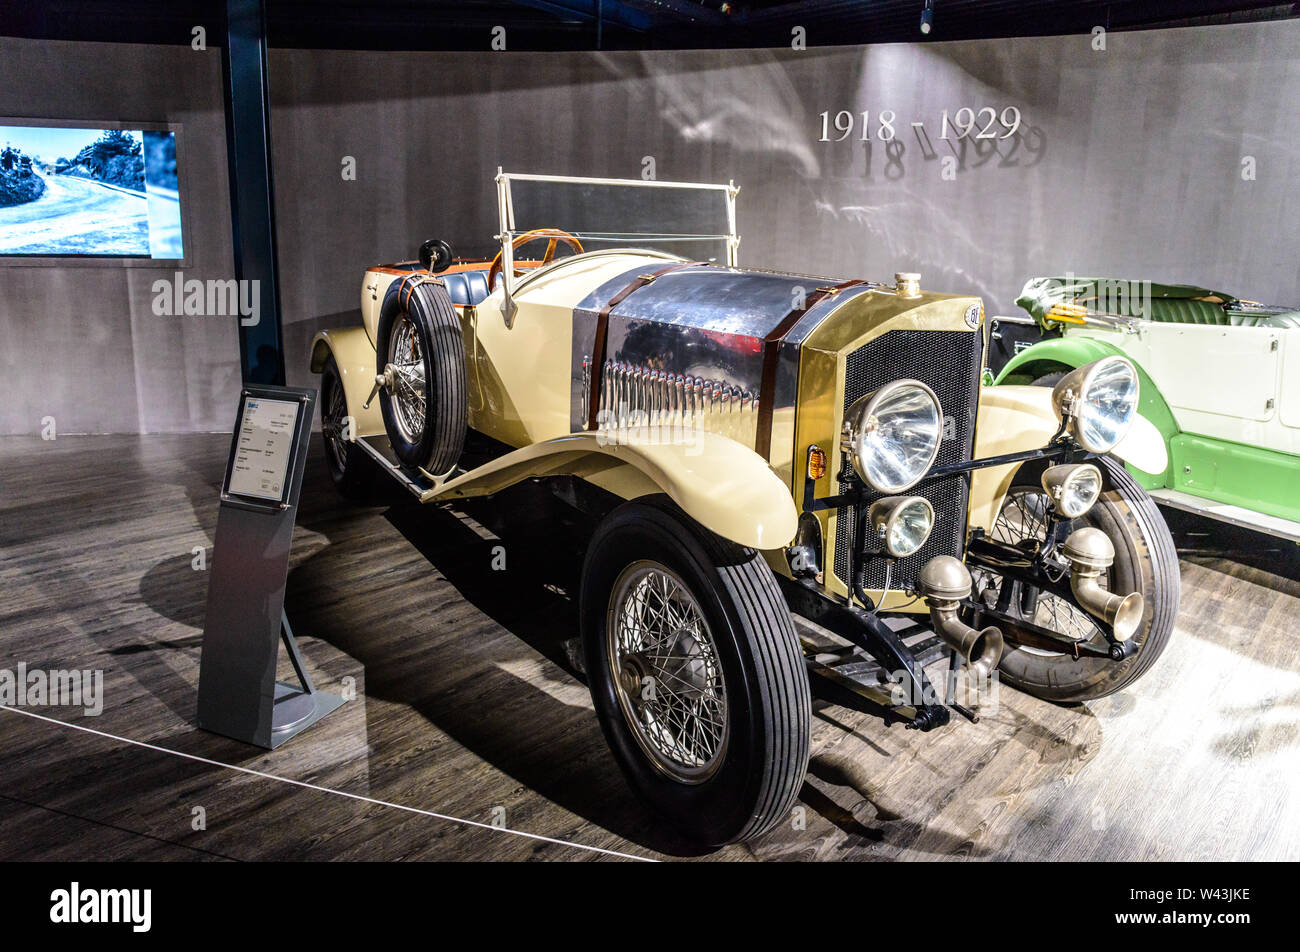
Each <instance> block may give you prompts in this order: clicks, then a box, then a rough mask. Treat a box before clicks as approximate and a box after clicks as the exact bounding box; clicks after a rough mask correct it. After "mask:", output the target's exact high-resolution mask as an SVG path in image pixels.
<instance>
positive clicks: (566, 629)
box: [287, 483, 701, 856]
mask: <svg viewBox="0 0 1300 952" xmlns="http://www.w3.org/2000/svg"><path fill="white" fill-rule="evenodd" d="M502 514H508V515H509V519H508V520H506V519H503V518H502ZM383 515H384V518H385V519H386V520H387V521H388V522H389V523H390V524H391V525H392V526H393V528H394V529H396V530H397V532H398V533H400V534H401V536H402V537H403V538H404V539H405V540H406V541H407V542H409V543H410V545H411V546H413V547H414V548H415V549H416V550H417V551H418V552H419V553H420V555H421V556H422V557H423V558H424V559H425V560H427V562H428V565H429V567H430V579H429V583H428V591H429V596H428V597H429V603H428V604H427V605H425V606H424V607H423V608H422V609H421V610H419V611H418V612H414V611H410V610H400V611H395V612H394V614H393V615H392V617H391V618H389V619H388V620H387V621H386V624H391V625H396V626H406V627H407V628H408V629H409V635H410V638H409V641H407V642H405V643H404V644H405V645H406V646H407V650H405V651H402V652H400V653H395V652H393V651H391V650H389V649H388V648H386V647H385V646H383V645H378V646H377V645H376V643H375V639H374V638H371V637H367V632H366V631H365V630H364V625H363V624H358V623H356V622H355V620H354V619H352V618H351V616H350V614H349V612H348V611H338V610H336V609H335V608H333V607H331V608H330V609H328V610H320V609H314V608H312V607H311V603H312V602H313V600H314V599H313V597H312V594H311V593H313V592H319V591H321V590H322V589H328V588H330V587H334V588H335V589H337V585H338V579H340V578H341V577H345V575H346V568H345V567H344V563H345V562H347V561H350V559H351V558H352V556H351V555H350V554H347V553H340V552H339V551H338V550H337V549H336V547H334V546H329V547H326V548H325V549H324V550H322V551H320V552H318V553H317V554H315V555H313V556H312V557H311V558H310V559H308V560H307V561H306V562H304V563H303V564H301V565H299V566H298V567H297V568H296V569H295V570H294V571H293V572H292V573H291V575H290V580H289V586H288V595H287V597H288V598H289V600H290V602H291V603H292V604H294V605H296V606H299V609H298V611H299V616H298V617H299V618H301V620H302V621H301V627H302V629H303V630H305V631H310V632H311V633H312V634H313V635H314V636H316V637H319V638H321V639H323V640H324V641H326V642H328V643H329V644H331V645H333V646H334V647H336V648H338V649H339V650H340V651H343V652H345V653H347V654H348V655H350V656H351V657H352V658H354V659H356V660H357V661H358V662H360V663H361V664H362V665H364V666H365V671H366V694H367V696H368V697H377V698H381V699H383V700H386V701H391V702H394V703H398V704H402V705H406V706H408V707H410V708H411V709H413V710H415V711H416V712H418V713H419V714H420V715H421V716H423V717H424V718H425V719H427V720H428V721H429V722H430V723H431V724H433V725H434V726H436V727H437V728H438V729H439V730H441V731H442V732H444V733H446V734H447V735H448V736H450V737H451V738H452V739H454V740H455V741H456V742H457V743H458V744H460V745H461V746H463V747H465V748H466V749H468V750H470V751H472V752H473V753H474V754H475V755H476V756H477V757H478V758H480V759H481V760H483V761H485V762H487V763H488V764H491V765H492V766H493V767H495V768H496V769H497V770H500V771H501V772H503V773H505V774H507V775H509V776H510V777H512V778H514V779H515V780H516V781H518V782H519V783H520V784H522V785H524V786H526V787H528V788H529V789H531V790H534V791H536V792H537V793H538V794H539V795H540V796H542V797H545V798H546V799H548V800H550V801H551V802H553V803H556V804H558V805H559V806H561V807H563V808H564V809H566V810H568V811H570V812H572V813H574V814H576V815H578V816H581V817H583V818H585V819H586V820H589V821H590V822H592V823H594V824H596V825H598V826H601V827H603V828H604V829H606V830H609V831H610V832H612V833H614V834H616V835H618V836H621V837H623V838H624V839H627V840H630V841H632V842H635V843H638V844H640V845H642V846H645V847H647V848H649V849H653V850H656V851H659V852H663V853H668V854H671V855H677V856H689V855H698V854H699V853H700V852H701V851H700V850H699V849H698V848H697V847H695V846H693V845H692V844H690V843H689V842H687V841H685V840H683V839H681V838H680V837H678V836H677V835H676V834H674V833H673V832H672V831H671V830H670V829H668V828H667V827H666V826H665V825H664V824H663V822H662V821H661V820H659V819H658V818H657V817H655V816H654V815H653V814H651V813H650V812H649V811H648V810H647V809H646V808H645V807H643V806H642V805H641V804H640V802H639V801H638V800H637V799H636V798H635V796H634V795H633V794H632V792H631V791H630V790H629V789H628V788H627V786H626V784H625V783H624V781H623V779H622V776H621V774H620V773H619V771H618V768H617V766H616V764H615V763H614V761H613V759H612V758H611V757H610V755H609V753H608V750H607V748H606V745H605V742H604V738H603V736H602V734H601V731H600V726H599V724H598V722H597V719H596V716H595V714H594V713H593V712H592V711H591V710H590V708H589V707H586V706H581V707H580V706H576V705H575V704H572V703H566V702H565V701H564V700H560V699H558V698H557V697H556V696H555V692H554V691H548V690H545V689H543V687H539V686H538V685H537V684H535V683H532V682H531V681H530V680H525V679H523V678H521V677H517V676H514V675H511V674H510V670H511V669H512V668H513V667H515V666H516V665H519V664H524V665H528V664H529V662H530V659H531V660H532V661H535V657H534V656H531V655H530V653H529V652H528V651H526V650H521V648H522V646H523V645H526V646H527V647H529V648H531V649H533V651H536V652H537V653H538V654H540V655H542V656H543V657H544V658H546V659H547V660H548V661H550V662H552V663H553V664H555V665H556V666H557V667H558V668H559V669H560V670H561V671H563V672H564V674H565V676H567V677H570V678H573V679H576V681H577V682H578V683H581V681H582V674H581V672H580V671H579V670H578V669H577V667H576V665H575V664H574V651H573V648H574V645H575V644H576V639H577V637H578V619H577V609H576V605H575V603H574V599H573V597H572V595H571V593H576V592H577V584H578V572H579V569H580V566H581V564H582V551H583V547H584V545H585V542H586V539H587V532H588V528H587V526H585V525H584V523H583V521H582V519H581V518H580V517H578V516H577V514H576V513H575V512H574V511H573V510H571V509H569V508H568V507H567V506H564V505H563V504H562V503H560V502H559V501H558V500H556V499H555V498H554V497H553V496H552V495H551V493H550V492H548V491H547V490H546V489H545V488H543V487H540V486H537V485H534V484H531V483H528V484H523V485H521V486H518V487H515V488H513V489H511V490H507V491H506V492H504V493H500V494H498V495H497V496H495V497H493V499H492V500H491V501H490V502H478V503H464V504H461V503H458V504H457V509H456V510H455V511H452V510H450V509H447V508H443V507H439V506H436V505H419V504H418V503H416V502H415V500H414V499H411V500H409V501H407V500H400V501H398V502H397V503H396V504H394V505H393V506H391V507H390V508H388V509H387V510H386V511H384V513H383ZM465 517H469V518H468V519H467V518H465ZM507 523H508V524H507ZM482 530H487V532H484V531H482ZM498 547H500V551H503V552H504V568H501V569H499V570H498V569H494V568H493V564H494V559H496V557H497V555H498V554H499V553H498V551H497V550H498ZM498 564H500V563H499V561H498ZM444 580H445V582H444ZM446 583H449V587H448V585H447V584H446ZM462 599H463V601H464V602H467V603H468V604H469V606H472V615H473V616H472V617H468V618H467V617H464V616H465V615H466V614H467V612H466V610H465V609H464V607H463V606H456V605H453V610H454V611H456V612H457V613H458V617H457V618H456V621H455V625H454V628H453V629H452V630H447V629H446V628H443V627H440V625H439V623H438V616H439V614H440V613H441V611H442V609H443V608H444V607H446V605H447V604H450V603H456V602H458V601H459V600H462ZM349 601H351V598H349ZM350 619H351V620H350ZM500 629H505V632H504V633H502V632H501V630H500ZM520 643H522V645H521V644H520ZM503 674H504V675H508V676H509V678H510V680H509V681H503V680H502V675H503ZM467 684H474V685H476V686H479V687H480V689H481V693H480V694H479V695H478V696H467V694H466V690H467V689H466V687H465V686H466V685H467ZM574 686H576V685H574V684H573V683H572V682H570V683H569V685H567V687H574ZM561 687H566V685H561ZM583 697H584V698H585V694H584V695H583ZM383 734H384V731H383V727H382V725H374V726H373V727H372V728H371V729H370V731H369V736H370V740H371V743H372V744H373V743H376V739H377V738H380V737H382V736H383ZM371 782H372V784H374V783H382V778H379V777H377V776H376V775H375V773H374V771H372V773H371Z"/></svg>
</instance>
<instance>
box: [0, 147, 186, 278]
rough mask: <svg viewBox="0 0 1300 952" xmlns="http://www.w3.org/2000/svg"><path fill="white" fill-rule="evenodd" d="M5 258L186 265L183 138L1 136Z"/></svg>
mask: <svg viewBox="0 0 1300 952" xmlns="http://www.w3.org/2000/svg"><path fill="white" fill-rule="evenodd" d="M0 255H55V256H72V255H91V256H97V257H105V256H107V257H128V258H158V259H164V260H179V259H182V258H184V257H185V253H184V242H183V240H182V237H181V208H180V194H179V188H178V180H177V168H176V135H175V133H173V132H167V131H162V132H154V131H149V130H138V129H80V128H70V127H62V126H20V125H3V126H0Z"/></svg>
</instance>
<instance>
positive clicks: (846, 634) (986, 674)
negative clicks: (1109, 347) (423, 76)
mask: <svg viewBox="0 0 1300 952" xmlns="http://www.w3.org/2000/svg"><path fill="white" fill-rule="evenodd" d="M496 186H497V197H498V206H499V207H498V212H499V234H498V236H497V237H498V239H499V241H500V244H501V250H500V253H499V254H498V255H497V257H496V259H495V260H494V261H491V262H488V261H474V262H471V261H456V260H453V258H452V255H451V250H450V248H449V247H448V246H447V245H446V244H445V243H443V242H439V241H430V242H426V243H425V244H424V246H422V248H421V254H420V258H421V260H420V261H419V262H410V263H403V264H397V265H390V266H384V267H375V268H371V269H370V270H369V271H367V272H366V275H365V278H364V280H363V282H362V291H361V308H362V326H360V327H352V328H346V329H339V330H329V331H325V332H322V333H321V334H320V335H318V337H317V338H316V340H315V342H314V344H313V350H312V355H311V367H312V369H313V370H314V371H316V372H318V373H320V374H322V378H323V379H322V382H321V389H322V406H323V430H324V434H325V436H326V443H327V458H328V460H329V465H330V468H331V472H332V474H333V477H334V480H335V482H336V483H337V484H338V486H339V487H340V488H341V489H342V490H344V491H345V492H353V491H357V490H359V489H361V488H362V486H363V485H364V483H365V480H366V479H367V478H368V477H369V476H370V475H371V474H373V473H374V472H376V471H386V472H387V473H389V474H390V475H392V476H394V477H396V478H398V479H399V480H400V481H401V482H402V483H403V484H404V485H406V486H407V487H408V488H409V489H410V490H411V491H412V492H413V493H415V494H416V495H417V496H418V497H419V499H420V500H422V501H425V502H430V501H445V500H455V499H457V498H463V497H468V496H484V495H489V494H492V493H495V492H498V491H500V490H502V489H503V488H505V487H508V486H510V485H512V484H514V483H517V482H519V481H521V480H524V479H530V478H536V477H541V478H543V479H544V480H545V481H548V482H552V483H554V484H555V485H556V486H557V487H559V486H563V487H565V489H564V498H565V499H566V501H568V502H570V503H572V504H574V505H577V506H581V507H582V508H583V509H585V510H586V511H587V512H589V513H591V514H593V515H594V516H595V517H596V518H597V519H598V520H599V521H598V527H597V528H596V530H595V532H594V535H593V537H592V539H591V541H590V544H589V546H588V548H587V552H586V557H585V564H584V566H583V570H582V584H581V590H580V592H579V593H578V600H579V603H580V604H579V613H580V617H581V628H582V631H581V634H582V640H583V649H584V650H583V657H584V661H585V673H586V676H587V679H588V682H589V685H590V688H591V694H592V698H593V701H594V705H595V709H596V712H597V714H598V716H599V718H600V722H601V725H602V728H603V730H604V732H605V735H606V737H607V739H608V741H609V744H610V746H611V748H612V749H613V751H614V754H615V756H616V758H617V760H618V762H619V764H620V766H621V767H622V769H623V771H624V772H625V774H626V775H627V777H628V779H629V781H630V783H631V785H632V787H633V788H634V789H635V790H636V791H637V792H638V794H640V795H641V796H642V797H643V798H644V799H645V800H646V801H648V802H649V803H650V804H651V805H652V806H653V807H654V808H655V809H657V810H658V811H660V813H662V814H663V815H664V816H666V817H667V818H668V819H669V820H670V821H671V822H672V823H674V824H675V825H676V826H677V827H678V828H679V829H680V830H681V831H682V832H684V833H685V834H687V835H689V836H691V837H693V838H695V839H697V840H699V841H701V842H704V843H708V844H718V843H723V842H727V841H732V840H737V839H742V838H747V837H751V836H755V835H758V834H760V833H762V832H763V831H765V830H767V829H769V828H771V827H772V826H773V825H774V824H776V823H779V822H781V821H782V820H783V819H784V818H785V817H786V816H788V814H789V811H790V810H791V808H792V805H793V804H794V801H795V798H796V797H797V795H798V792H799V789H800V785H801V783H802V781H803V777H804V772H805V769H806V767H807V762H808V755H809V731H810V724H809V718H810V696H811V686H810V676H811V677H812V678H815V679H817V680H818V682H819V683H824V684H826V685H828V689H829V686H834V687H835V688H836V689H838V690H839V691H840V692H841V693H843V692H844V691H845V690H847V691H849V692H852V695H853V697H854V699H856V700H860V701H861V702H862V703H864V704H865V705H868V706H869V707H871V709H874V710H877V711H879V712H880V713H882V714H883V715H884V716H885V717H886V718H888V719H890V720H891V721H899V722H902V723H904V724H906V725H907V726H908V727H912V728H917V729H920V730H931V729H933V728H936V727H940V726H942V725H944V724H946V723H947V722H948V719H949V715H950V711H952V710H956V711H958V712H959V713H962V714H963V715H965V716H968V717H974V716H976V712H975V711H974V710H972V708H973V707H976V706H978V699H977V700H976V701H975V702H973V703H972V702H971V701H970V696H971V695H970V693H969V692H968V693H966V694H965V695H964V696H963V697H962V699H961V700H962V701H964V702H965V703H959V702H958V698H957V697H956V694H955V686H956V683H957V681H958V679H957V678H953V679H952V681H951V682H950V683H949V684H948V685H947V690H946V691H939V690H936V689H935V687H934V686H933V685H932V683H931V681H930V680H929V679H928V678H927V675H926V672H925V667H926V666H927V665H931V664H933V663H935V662H938V661H940V660H942V659H944V658H947V659H948V660H949V664H950V667H951V669H953V670H954V671H955V670H956V669H959V668H960V667H961V666H962V665H965V667H966V669H967V672H968V673H967V674H966V675H965V676H963V678H962V679H961V681H962V683H963V684H964V685H966V686H969V685H970V684H971V683H972V682H974V683H976V684H981V683H986V682H987V681H988V679H989V678H990V676H991V675H992V674H993V673H994V672H995V671H1000V677H1001V679H1002V680H1003V681H1006V682H1008V683H1011V684H1014V685H1016V686H1017V687H1020V688H1023V689H1024V690H1027V691H1030V692H1032V693H1034V694H1037V695H1040V696H1042V697H1045V698H1050V699H1054V700H1061V701H1079V700H1086V699H1089V698H1095V697H1100V696H1102V695H1104V694H1107V693H1109V692H1112V691H1115V690H1118V689H1120V688H1122V687H1123V686H1125V685H1126V684H1129V683H1131V682H1132V681H1133V680H1134V679H1135V678H1137V677H1138V676H1139V675H1140V674H1142V672H1144V671H1145V670H1146V669H1147V668H1148V667H1150V665H1151V664H1152V663H1153V662H1154V661H1155V659H1156V657H1157V656H1158V655H1159V654H1160V652H1161V650H1162V649H1163V648H1164V646H1165V643H1166V641H1167V640H1168V638H1169V636H1170V633H1171V631H1172V629H1173V619H1174V614H1175V613H1176V610H1177V603H1178V584H1179V576H1178V568H1177V562H1176V559H1175V556H1174V551H1173V546H1172V542H1171V541H1170V539H1169V535H1168V532H1167V530H1166V528H1165V526H1164V523H1163V521H1162V520H1161V519H1160V516H1159V515H1158V512H1157V510H1156V507H1155V506H1154V505H1153V504H1152V502H1151V500H1150V499H1149V498H1148V497H1147V495H1146V493H1145V492H1144V491H1143V490H1142V489H1141V488H1140V487H1139V486H1138V485H1137V484H1136V483H1135V482H1134V480H1133V479H1132V478H1131V477H1130V476H1129V474H1128V473H1127V472H1126V471H1125V468H1124V466H1123V465H1122V463H1119V462H1117V458H1118V459H1125V460H1127V461H1129V462H1131V463H1133V464H1135V465H1138V466H1141V467H1143V468H1145V469H1148V470H1150V471H1152V472H1158V471H1162V470H1163V469H1164V467H1165V459H1164V447H1163V444H1162V443H1161V441H1160V439H1159V436H1158V434H1156V433H1154V432H1153V431H1150V428H1149V427H1147V428H1145V429H1144V428H1143V427H1142V426H1141V425H1140V421H1137V420H1135V416H1136V414H1135V410H1136V407H1137V402H1138V382H1137V377H1136V375H1135V373H1134V371H1133V368H1132V367H1131V365H1130V364H1129V363H1128V362H1127V361H1125V360H1124V359H1123V358H1118V357H1117V358H1113V359H1108V360H1102V361H1099V362H1097V363H1095V364H1092V365H1089V366H1086V367H1083V368H1080V369H1079V370H1078V371H1077V372H1075V373H1072V374H1071V375H1069V376H1068V377H1067V378H1065V379H1064V380H1062V381H1061V383H1060V384H1059V385H1058V386H1057V387H1056V388H1055V389H1054V390H1051V391H1045V390H1043V389H1041V388H1035V387H996V388H993V387H986V388H981V385H980V378H981V371H982V368H983V353H984V343H985V342H984V331H983V307H982V305H981V303H980V301H979V300H978V299H977V298H974V297H970V296H960V295H946V294H935V293H930V292H926V291H922V290H920V288H919V286H918V279H917V278H916V276H915V275H907V274H900V275H898V276H897V278H896V280H895V283H894V284H892V285H885V284H874V283H871V282H868V281H862V280H839V279H833V278H818V277H810V276H807V275H798V274H789V273H785V272H780V271H762V270H752V269H745V268H741V267H739V266H738V264H737V260H736V259H737V253H738V247H739V243H740V240H739V237H738V236H737V234H736V228H735V200H736V194H737V190H736V189H735V188H733V187H732V186H730V185H695V184H682V183H661V182H643V181H622V180H607V179H572V178H560V177H551V176H541V175H516V174H505V173H502V174H499V175H498V177H497V180H496ZM526 245H528V246H534V247H543V246H544V250H542V251H541V253H540V256H539V257H535V258H531V259H527V260H519V259H518V258H517V255H518V254H519V253H520V252H521V251H522V250H523V248H524V246H526ZM560 248H565V249H566V250H567V251H568V252H570V253H569V254H568V255H567V256H557V251H558V250H559V249H560ZM666 248H672V249H673V251H671V252H670V251H668V250H665V249H666ZM470 428H472V429H473V430H475V431H477V434H479V435H481V437H486V438H487V439H488V440H490V441H492V443H491V445H493V446H495V447H497V452H496V453H495V456H494V458H491V459H490V460H488V461H487V462H485V463H480V464H479V465H476V466H474V467H473V468H469V469H467V468H466V467H465V466H464V465H463V447H464V445H465V439H466V433H467V430H468V429H470ZM968 565H969V566H970V568H969V569H968V568H967V566H968ZM972 570H973V574H974V581H972ZM794 616H798V618H799V625H798V629H796V625H795V623H794ZM976 696H977V698H978V695H976Z"/></svg>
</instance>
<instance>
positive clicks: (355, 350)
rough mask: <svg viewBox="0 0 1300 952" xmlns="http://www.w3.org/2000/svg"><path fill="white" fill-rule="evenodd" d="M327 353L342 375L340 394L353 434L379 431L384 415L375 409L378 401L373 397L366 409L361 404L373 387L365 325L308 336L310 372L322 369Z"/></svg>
mask: <svg viewBox="0 0 1300 952" xmlns="http://www.w3.org/2000/svg"><path fill="white" fill-rule="evenodd" d="M331 354H332V355H333V356H334V362H335V363H336V364H338V368H339V374H340V375H341V376H342V377H343V393H344V395H345V396H346V397H347V402H348V416H350V417H352V419H353V421H354V423H355V425H354V427H353V431H354V434H355V436H356V437H357V438H360V437H363V436H378V435H379V434H380V433H383V432H384V417H383V414H382V413H381V412H380V410H379V401H378V400H375V401H374V402H373V403H371V404H370V407H369V408H368V409H367V408H364V407H363V405H364V404H365V402H366V400H367V399H368V398H369V396H370V391H371V390H372V389H373V388H374V386H375V348H374V346H373V345H372V344H371V343H370V338H369V337H367V336H366V331H365V328H362V327H346V328H335V329H333V330H324V331H321V332H320V333H318V334H317V335H316V336H315V337H314V338H312V342H311V370H312V373H317V374H318V373H320V372H321V371H323V370H324V369H325V362H326V360H327V359H329V357H330V355H331Z"/></svg>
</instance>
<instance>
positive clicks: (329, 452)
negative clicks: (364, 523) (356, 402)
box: [320, 354, 378, 502]
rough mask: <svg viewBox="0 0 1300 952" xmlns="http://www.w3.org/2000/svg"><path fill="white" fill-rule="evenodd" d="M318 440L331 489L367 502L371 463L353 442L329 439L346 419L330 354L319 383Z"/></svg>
mask: <svg viewBox="0 0 1300 952" xmlns="http://www.w3.org/2000/svg"><path fill="white" fill-rule="evenodd" d="M320 405H321V411H320V414H321V436H322V438H323V441H324V443H325V463H326V466H327V467H328V468H329V473H330V479H331V480H333V482H334V488H335V489H337V490H338V491H339V493H340V494H341V495H342V496H343V497H344V498H347V499H351V500H354V501H357V502H361V501H364V500H365V499H367V498H369V496H370V494H371V492H372V490H373V489H374V484H375V474H376V473H377V472H378V470H377V469H376V468H375V464H374V461H373V460H371V458H370V457H369V456H367V455H366V452H365V450H363V449H362V448H361V447H359V446H358V445H357V444H356V443H355V442H354V441H351V440H343V439H342V438H341V437H340V438H334V437H332V436H331V433H332V431H333V430H334V428H342V427H343V425H344V419H345V418H346V417H347V395H346V392H345V391H344V389H343V377H342V375H341V374H340V373H339V365H338V364H337V363H335V362H334V355H333V354H331V355H330V356H329V359H328V360H326V361H325V367H324V369H323V370H322V371H321V380H320Z"/></svg>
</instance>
